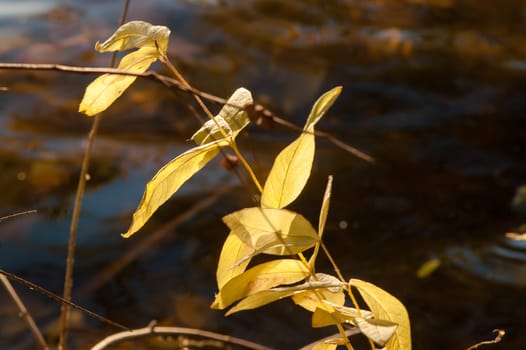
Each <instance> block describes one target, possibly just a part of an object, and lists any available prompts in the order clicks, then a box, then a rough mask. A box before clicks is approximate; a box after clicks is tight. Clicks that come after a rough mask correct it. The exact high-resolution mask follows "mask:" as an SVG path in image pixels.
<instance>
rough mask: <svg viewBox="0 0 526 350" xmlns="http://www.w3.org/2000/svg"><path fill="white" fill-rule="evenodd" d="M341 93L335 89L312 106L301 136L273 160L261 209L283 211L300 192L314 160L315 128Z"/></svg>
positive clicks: (264, 189) (262, 197)
mask: <svg viewBox="0 0 526 350" xmlns="http://www.w3.org/2000/svg"><path fill="white" fill-rule="evenodd" d="M340 92H341V87H336V88H334V89H332V90H330V91H328V92H326V93H325V94H323V95H322V96H321V97H320V98H319V99H318V100H317V101H316V103H315V104H314V106H313V107H312V110H311V112H310V114H309V117H308V118H307V122H306V123H305V127H304V129H303V130H304V131H306V132H304V133H302V134H301V135H300V136H299V137H298V138H297V139H296V140H295V141H294V142H292V143H291V144H290V145H288V146H287V147H286V148H285V149H283V151H281V152H280V154H279V155H278V156H277V157H276V159H275V160H274V164H273V165H272V169H271V170H270V173H269V175H268V177H267V181H266V182H265V186H264V188H263V192H262V194H261V205H262V206H263V207H267V208H284V207H286V206H287V205H289V204H290V203H292V202H293V201H294V200H295V199H296V198H297V197H298V196H299V195H300V193H301V191H303V188H304V187H305V184H306V183H307V180H308V179H309V177H310V173H311V169H312V161H313V160H314V151H315V148H316V146H315V140H314V134H313V131H314V126H315V125H316V123H317V122H318V121H319V120H320V119H321V117H323V115H324V114H325V112H326V111H327V110H328V109H329V107H330V106H331V105H332V104H333V103H334V101H335V100H336V98H337V97H338V96H339V94H340Z"/></svg>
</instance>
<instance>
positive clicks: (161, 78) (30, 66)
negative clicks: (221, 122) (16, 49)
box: [0, 62, 374, 163]
mask: <svg viewBox="0 0 526 350" xmlns="http://www.w3.org/2000/svg"><path fill="white" fill-rule="evenodd" d="M0 69H11V70H41V71H59V72H67V73H76V74H115V75H128V76H134V77H138V78H145V79H149V80H152V81H154V82H157V83H160V84H163V85H164V86H166V87H169V88H175V89H177V90H179V91H182V92H185V93H188V94H192V95H196V96H199V97H201V98H203V99H205V100H208V101H211V102H215V103H218V104H223V105H229V106H232V107H235V108H239V109H244V110H245V111H247V113H248V114H249V115H254V114H256V115H257V116H260V117H261V118H260V117H255V118H252V119H256V120H257V124H258V125H266V124H268V123H270V124H272V123H275V124H278V125H282V126H285V127H287V128H289V129H292V130H295V131H299V132H307V133H308V132H309V131H305V130H303V128H301V127H299V126H297V125H295V124H293V123H291V122H288V121H286V120H285V119H283V118H280V117H278V116H276V115H275V114H274V113H272V112H271V111H270V110H268V109H266V108H265V107H264V106H262V105H260V104H254V105H249V106H246V107H243V106H237V105H234V104H232V103H229V102H228V100H225V99H224V98H222V97H219V96H215V95H212V94H209V93H206V92H204V91H200V90H198V89H196V88H194V87H192V86H186V85H184V84H183V83H181V82H179V81H178V80H176V79H174V78H171V77H168V76H165V75H162V74H159V73H157V72H154V71H146V72H144V73H137V72H130V71H125V70H121V69H117V68H103V67H79V66H69V65H64V64H52V63H44V64H35V63H2V62H0ZM266 120H268V121H269V122H268V123H267V122H266ZM312 133H313V134H314V135H316V136H318V137H322V138H325V139H327V140H328V141H329V142H331V143H332V144H333V145H335V146H336V147H338V148H340V149H342V150H344V151H345V152H348V153H351V154H353V155H354V156H356V157H358V158H360V159H362V160H365V161H367V162H371V163H372V162H374V158H373V157H371V156H369V155H368V154H366V153H364V152H362V151H360V150H358V149H356V148H354V147H352V146H350V145H348V144H346V143H345V142H343V141H341V140H339V139H338V138H336V137H334V136H332V135H330V134H328V133H326V132H323V131H317V130H315V131H313V132H312Z"/></svg>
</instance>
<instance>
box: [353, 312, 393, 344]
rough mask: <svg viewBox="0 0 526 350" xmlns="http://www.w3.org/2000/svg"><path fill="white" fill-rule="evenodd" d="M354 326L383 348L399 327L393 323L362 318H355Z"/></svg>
mask: <svg viewBox="0 0 526 350" xmlns="http://www.w3.org/2000/svg"><path fill="white" fill-rule="evenodd" d="M354 324H355V325H356V326H357V327H358V328H359V329H360V332H362V333H363V334H364V335H365V336H366V337H367V338H369V339H371V340H372V341H373V342H375V343H376V344H377V345H380V346H382V347H383V346H384V345H385V344H386V343H387V342H388V341H389V339H391V337H392V336H393V334H394V332H395V331H396V328H397V327H398V325H397V324H396V323H393V322H389V321H385V320H377V319H374V318H369V319H366V318H361V317H355V318H354Z"/></svg>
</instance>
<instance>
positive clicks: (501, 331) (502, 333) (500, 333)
mask: <svg viewBox="0 0 526 350" xmlns="http://www.w3.org/2000/svg"><path fill="white" fill-rule="evenodd" d="M491 332H492V333H497V336H496V337H495V339H493V340H486V341H481V342H480V343H477V344H475V345H472V346H470V347H469V348H467V349H466V350H474V349H477V348H478V347H479V346H482V345H490V344H497V343H498V342H500V341H501V340H502V338H503V337H504V336H505V335H506V331H505V330H504V329H494V330H493V331H491Z"/></svg>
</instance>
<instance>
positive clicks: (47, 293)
mask: <svg viewBox="0 0 526 350" xmlns="http://www.w3.org/2000/svg"><path fill="white" fill-rule="evenodd" d="M0 275H3V276H5V277H7V278H8V279H10V280H11V281H15V282H17V283H20V284H22V285H24V286H26V287H28V288H29V289H32V290H35V291H37V292H39V293H40V294H43V295H45V296H46V297H48V298H51V299H53V300H56V301H58V302H60V303H62V304H67V305H68V306H70V307H72V308H74V309H77V310H79V311H81V312H83V313H85V314H86V315H88V316H91V317H93V318H96V319H98V320H99V321H102V322H104V323H107V324H109V325H112V326H114V327H117V328H120V329H123V330H127V331H129V330H130V329H129V328H128V327H126V326H123V325H122V324H120V323H117V322H115V321H112V320H110V319H107V318H106V317H104V316H101V315H99V314H97V313H95V312H93V311H90V310H88V309H85V308H83V307H82V306H79V305H77V304H75V303H72V302H71V301H69V300H66V299H64V298H62V297H60V296H58V295H56V294H55V293H52V292H50V291H49V290H47V289H45V288H43V287H41V286H39V285H37V284H35V283H33V282H31V281H28V280H26V279H23V278H22V277H18V276H17V275H15V274H12V273H10V272H7V271H5V270H2V269H0Z"/></svg>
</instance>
